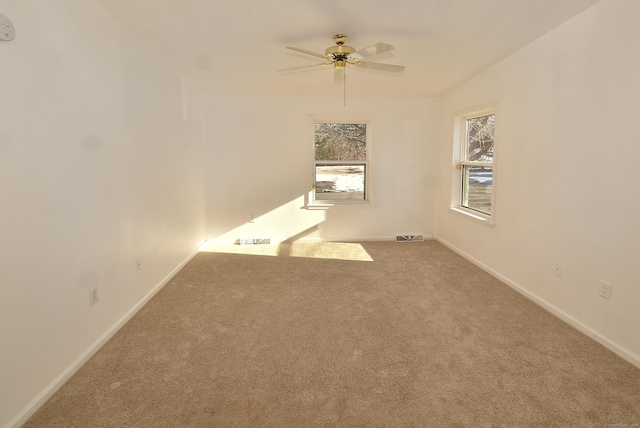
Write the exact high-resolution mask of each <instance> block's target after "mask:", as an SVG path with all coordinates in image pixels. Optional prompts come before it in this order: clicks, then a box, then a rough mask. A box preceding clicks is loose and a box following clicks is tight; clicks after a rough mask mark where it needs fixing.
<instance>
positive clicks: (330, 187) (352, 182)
mask: <svg viewBox="0 0 640 428" xmlns="http://www.w3.org/2000/svg"><path fill="white" fill-rule="evenodd" d="M322 167H327V169H328V170H325V172H324V173H321V174H322V175H323V177H319V171H318V169H319V168H322ZM331 167H334V169H335V171H334V172H333V174H332V173H331ZM347 167H355V168H356V169H357V170H356V171H353V170H351V171H348V170H347ZM360 171H361V172H360ZM313 178H314V183H313V196H314V201H315V202H330V203H335V202H365V201H367V200H368V186H367V181H368V162H366V161H316V162H314V177H313ZM320 178H324V180H321V179H320Z"/></svg>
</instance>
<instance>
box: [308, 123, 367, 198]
mask: <svg viewBox="0 0 640 428" xmlns="http://www.w3.org/2000/svg"><path fill="white" fill-rule="evenodd" d="M316 123H346V124H350V123H359V124H365V125H367V134H366V144H367V149H366V159H365V160H364V161H353V162H351V161H344V162H342V163H344V164H349V165H355V164H363V165H364V166H365V174H364V180H365V181H364V199H345V200H343V201H335V200H326V199H316V198H315V194H316V189H315V185H316V182H315V180H316V176H315V175H316V165H317V164H322V163H325V162H329V161H316V151H315V126H316ZM311 132H312V133H311V137H312V138H311V180H310V189H311V190H310V191H309V192H308V196H307V198H306V199H307V203H306V207H307V208H308V209H314V208H316V209H327V208H330V207H333V206H337V205H339V206H349V205H357V206H362V205H367V204H371V203H372V199H373V198H372V195H373V192H372V187H371V183H372V182H373V180H371V163H370V159H371V134H372V125H371V119H367V118H362V117H358V118H356V117H354V118H344V117H343V118H341V119H335V118H331V117H312V123H311ZM336 162H337V163H339V162H338V161H336Z"/></svg>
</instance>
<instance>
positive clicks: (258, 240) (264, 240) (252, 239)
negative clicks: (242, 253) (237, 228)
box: [240, 237, 271, 245]
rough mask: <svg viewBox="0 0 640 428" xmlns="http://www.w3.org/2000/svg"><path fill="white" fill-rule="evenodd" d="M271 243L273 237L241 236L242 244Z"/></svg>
mask: <svg viewBox="0 0 640 428" xmlns="http://www.w3.org/2000/svg"><path fill="white" fill-rule="evenodd" d="M265 244H267V245H269V244H271V238H259V237H245V238H240V245H265Z"/></svg>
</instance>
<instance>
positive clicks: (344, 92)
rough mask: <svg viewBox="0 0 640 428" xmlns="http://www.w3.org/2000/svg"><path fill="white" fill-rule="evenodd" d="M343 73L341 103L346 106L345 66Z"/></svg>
mask: <svg viewBox="0 0 640 428" xmlns="http://www.w3.org/2000/svg"><path fill="white" fill-rule="evenodd" d="M342 72H343V73H344V76H343V77H344V79H342V105H343V106H344V107H346V105H347V68H346V67H345V68H344V70H342Z"/></svg>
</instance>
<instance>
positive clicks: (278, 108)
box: [205, 96, 438, 241]
mask: <svg viewBox="0 0 640 428" xmlns="http://www.w3.org/2000/svg"><path fill="white" fill-rule="evenodd" d="M437 114H438V101H437V99H418V98H354V97H347V99H346V107H345V106H344V105H343V99H342V97H324V98H323V97H240V96H217V97H214V96H210V97H207V99H206V107H205V121H206V126H207V130H206V154H205V193H206V218H207V238H208V239H212V240H222V241H224V240H228V241H235V240H237V239H238V238H240V237H241V236H247V235H248V236H256V235H261V236H270V237H272V238H273V239H274V240H276V241H280V240H285V239H288V238H291V237H298V238H306V239H308V238H322V239H325V240H365V239H390V238H392V237H393V236H394V235H395V234H397V233H410V232H421V233H425V234H428V235H431V234H433V233H434V231H435V205H434V201H435V172H436V171H435V168H436V149H437V144H436V135H437V126H438V125H437ZM314 118H319V119H322V120H370V121H371V122H370V127H371V145H370V150H371V152H370V156H371V158H370V174H371V187H370V190H371V192H372V193H371V197H372V202H371V203H370V204H366V205H348V206H334V207H332V208H330V209H328V210H307V209H302V207H303V206H304V205H305V195H306V194H307V193H308V192H309V191H310V190H311V186H312V174H313V135H314V127H313V120H314ZM250 214H254V215H255V217H256V220H255V222H254V223H248V221H249V219H250V217H249V216H250Z"/></svg>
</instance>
